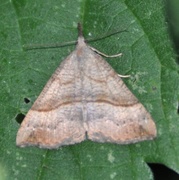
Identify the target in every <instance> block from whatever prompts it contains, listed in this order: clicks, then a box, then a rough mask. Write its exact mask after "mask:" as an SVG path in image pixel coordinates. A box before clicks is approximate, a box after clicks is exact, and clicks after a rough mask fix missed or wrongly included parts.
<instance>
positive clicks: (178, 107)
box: [177, 102, 179, 114]
mask: <svg viewBox="0 0 179 180" xmlns="http://www.w3.org/2000/svg"><path fill="white" fill-rule="evenodd" d="M177 112H178V114H179V102H178V110H177Z"/></svg>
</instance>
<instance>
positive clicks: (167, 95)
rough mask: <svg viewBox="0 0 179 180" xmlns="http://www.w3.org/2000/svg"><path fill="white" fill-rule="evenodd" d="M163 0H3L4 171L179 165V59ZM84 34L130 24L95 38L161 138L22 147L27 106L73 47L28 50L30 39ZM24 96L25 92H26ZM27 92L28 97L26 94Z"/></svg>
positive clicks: (0, 173)
mask: <svg viewBox="0 0 179 180" xmlns="http://www.w3.org/2000/svg"><path fill="white" fill-rule="evenodd" d="M165 5H166V4H165V1H162V0H158V1H156V0H150V1H140V0H126V1H124V0H98V1H95V0H78V1H70V0H52V1H42V0H39V1H35V0H31V1H27V0H11V1H5V0H1V2H0V24H1V26H0V47H1V50H0V114H1V117H0V179H3V180H4V179H6V180H11V179H12V180H14V179H18V180H21V179H22V180H24V179H26V180H32V179H39V180H40V179H43V180H45V179H65V180H72V179H76V180H78V179H103V180H104V179H107V180H108V179H123V180H128V179H133V180H135V179H136V180H139V179H146V180H147V179H153V176H152V173H151V170H150V168H149V167H148V165H147V163H149V162H150V163H162V164H164V165H166V166H168V167H169V168H171V169H173V170H175V171H176V172H178V173H179V143H178V142H179V138H178V137H179V116H178V114H177V108H178V107H177V106H178V99H179V93H178V92H179V83H178V78H179V75H178V71H179V68H178V64H177V63H176V60H175V54H174V51H173V49H172V43H171V40H170V36H169V32H168V28H167V26H168V23H167V22H166V21H165V17H166V16H167V14H166V6H165ZM78 22H81V23H82V24H83V29H84V34H85V37H86V38H90V37H98V36H99V35H101V34H107V33H108V32H111V31H113V30H116V29H119V30H124V29H126V28H127V30H128V32H125V33H120V34H116V35H114V36H111V37H109V38H106V39H102V40H100V41H97V42H93V43H90V45H91V46H93V47H95V48H96V49H98V50H99V51H102V52H104V53H105V54H109V55H110V54H116V53H119V52H122V53H123V56H122V58H110V59H106V60H107V61H108V62H109V63H110V64H111V66H112V67H113V68H114V69H115V70H116V72H118V73H119V74H130V75H131V78H127V79H124V81H125V83H126V84H127V86H128V87H129V89H130V90H131V91H132V92H133V93H134V94H135V95H136V96H137V97H138V99H139V100H140V101H141V102H142V103H143V104H144V106H145V107H146V108H147V110H148V111H149V112H150V113H151V115H152V117H153V119H154V120H155V122H156V125H157V131H158V135H157V138H156V139H155V140H152V141H145V142H141V143H136V144H131V145H117V144H108V143H104V144H100V143H95V142H91V141H84V142H82V143H80V144H75V145H72V146H65V147H62V148H59V149H58V150H44V149H39V148H35V147H28V148H24V149H23V148H18V147H16V144H15V140H16V133H17V131H18V128H19V126H20V125H19V124H18V123H17V119H20V118H22V116H23V114H26V113H27V111H28V110H29V109H30V107H31V105H32V104H33V102H34V100H35V99H36V98H37V96H38V95H39V93H40V92H41V90H42V88H43V86H44V85H45V84H46V82H47V80H48V79H49V78H50V76H51V74H52V73H53V72H54V71H55V69H56V68H57V67H58V65H59V63H60V62H61V61H62V60H63V59H64V58H65V57H66V56H67V55H68V54H69V53H70V52H71V51H72V50H73V49H74V46H67V47H63V48H56V49H41V50H39V49H35V50H32V51H24V50H23V45H25V44H49V43H57V42H62V43H63V42H67V41H74V40H76V39H77V29H76V26H77V23H78ZM24 98H26V99H24ZM27 100H30V102H28V101H27Z"/></svg>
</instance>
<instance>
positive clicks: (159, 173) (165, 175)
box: [148, 163, 179, 180]
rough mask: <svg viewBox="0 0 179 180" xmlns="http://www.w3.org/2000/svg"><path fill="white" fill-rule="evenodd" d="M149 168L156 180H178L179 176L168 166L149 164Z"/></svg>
mask: <svg viewBox="0 0 179 180" xmlns="http://www.w3.org/2000/svg"><path fill="white" fill-rule="evenodd" d="M148 165H149V167H150V168H151V170H152V172H153V176H154V179H155V180H161V179H162V180H168V179H171V180H178V179H179V174H177V173H176V172H175V171H173V170H172V169H169V168H168V167H167V166H164V165H162V164H157V163H155V164H154V163H148Z"/></svg>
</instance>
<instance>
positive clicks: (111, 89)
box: [16, 31, 157, 149]
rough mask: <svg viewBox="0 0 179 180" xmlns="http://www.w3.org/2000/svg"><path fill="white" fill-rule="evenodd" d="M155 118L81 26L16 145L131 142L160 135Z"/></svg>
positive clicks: (40, 96) (54, 145)
mask: <svg viewBox="0 0 179 180" xmlns="http://www.w3.org/2000/svg"><path fill="white" fill-rule="evenodd" d="M156 134H157V131H156V126H155V123H154V121H153V119H152V117H151V116H150V114H149V113H148V112H147V111H146V109H145V108H144V106H143V105H142V104H141V103H140V102H139V101H138V99H137V98H136V97H135V96H134V95H133V94H132V93H131V91H130V90H129V89H128V88H127V87H126V85H125V84H124V83H123V81H122V79H121V78H120V77H119V75H118V74H117V73H116V72H115V71H114V69H113V68H112V67H111V66H110V65H109V64H108V63H107V62H106V61H105V60H104V59H103V58H102V57H101V56H100V55H99V54H97V53H96V52H95V51H94V50H93V49H92V48H91V47H89V46H88V45H87V44H86V43H85V40H84V37H83V36H82V33H81V31H80V32H79V37H78V42H77V45H76V49H75V50H74V51H73V52H72V53H71V54H70V55H69V56H68V57H67V58H66V59H65V60H64V61H63V62H62V63H61V64H60V66H59V67H58V68H57V70H56V71H55V73H54V74H53V75H52V77H51V78H50V80H49V81H48V82H47V84H46V85H45V87H44V89H43V90H42V92H41V94H40V95H39V97H38V98H37V100H36V101H35V103H34V104H33V106H32V107H31V109H30V110H29V112H28V113H27V115H26V117H25V119H24V120H23V122H22V124H21V127H20V128H19V131H18V133H17V138H16V144H17V146H20V147H24V146H39V147H41V148H48V149H53V148H58V147H60V146H63V145H70V144H75V143H80V142H81V141H84V140H85V139H89V140H92V141H96V142H110V143H117V144H129V143H135V142H139V141H143V140H151V139H153V138H154V137H156Z"/></svg>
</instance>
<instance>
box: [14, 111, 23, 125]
mask: <svg viewBox="0 0 179 180" xmlns="http://www.w3.org/2000/svg"><path fill="white" fill-rule="evenodd" d="M24 118H25V115H24V114H22V113H19V114H18V115H17V116H16V118H15V119H16V121H17V123H19V124H21V123H22V121H23V119H24Z"/></svg>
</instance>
